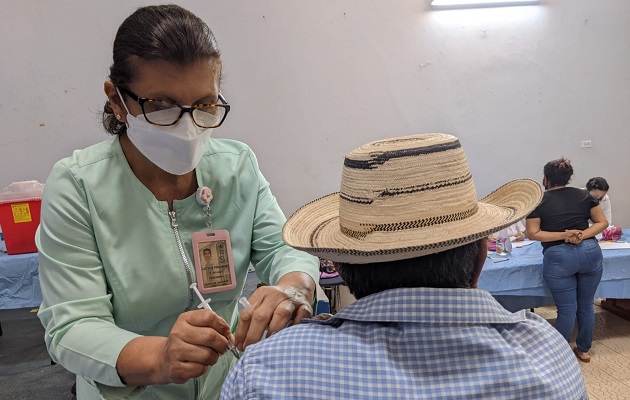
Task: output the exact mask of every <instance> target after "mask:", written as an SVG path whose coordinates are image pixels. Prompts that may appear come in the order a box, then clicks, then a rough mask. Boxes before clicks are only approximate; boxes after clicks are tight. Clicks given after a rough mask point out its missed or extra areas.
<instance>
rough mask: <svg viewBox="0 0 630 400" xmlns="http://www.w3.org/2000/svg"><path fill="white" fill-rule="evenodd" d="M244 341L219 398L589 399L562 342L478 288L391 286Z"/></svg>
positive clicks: (529, 317)
mask: <svg viewBox="0 0 630 400" xmlns="http://www.w3.org/2000/svg"><path fill="white" fill-rule="evenodd" d="M306 322H307V323H304V324H300V325H297V326H294V327H291V328H288V329H285V330H283V331H281V332H279V333H278V334H276V335H274V336H272V337H270V338H268V339H266V340H264V341H262V342H260V343H258V344H256V345H253V346H250V347H249V348H248V349H247V352H246V353H245V354H244V356H243V358H242V359H241V360H240V361H239V362H238V364H236V366H235V367H234V369H232V371H231V372H230V374H229V375H228V377H227V380H226V381H225V383H224V385H223V390H222V392H221V399H306V398H308V399H326V400H330V399H447V398H448V399H553V400H558V399H563V400H564V399H588V396H587V394H586V388H585V385H584V379H583V377H582V372H581V371H580V367H579V366H578V363H577V360H576V358H575V355H574V354H573V352H572V351H571V348H570V347H569V345H568V343H567V342H566V341H565V340H564V339H563V338H562V336H560V334H559V333H558V332H557V331H556V330H555V329H554V328H553V327H552V326H551V325H549V323H547V321H545V320H544V319H543V318H541V317H539V316H537V315H536V314H533V313H530V312H526V311H520V312H517V313H510V312H508V311H506V310H505V309H504V308H503V307H501V305H500V304H499V303H497V302H496V301H495V300H494V299H493V298H492V296H491V295H490V294H489V293H488V292H486V291H483V290H479V289H435V288H410V289H393V290H388V291H385V292H381V293H378V294H374V295H372V296H368V297H365V298H363V299H361V300H359V301H357V302H356V303H354V304H352V305H350V306H349V307H347V308H345V309H343V310H342V311H340V312H339V313H337V314H336V315H334V316H333V317H332V318H330V319H329V320H326V321H317V320H307V321H306Z"/></svg>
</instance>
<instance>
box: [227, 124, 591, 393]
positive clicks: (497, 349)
mask: <svg viewBox="0 0 630 400" xmlns="http://www.w3.org/2000/svg"><path fill="white" fill-rule="evenodd" d="M541 198H542V189H541V187H540V185H539V184H538V183H536V182H534V181H532V180H528V179H522V180H516V181H512V182H510V183H507V184H506V185H503V186H501V187H500V188H499V189H497V190H496V191H494V192H493V193H492V194H490V195H489V196H487V197H485V198H484V199H482V200H480V201H478V200H477V197H476V193H475V186H474V183H473V180H472V175H471V173H470V170H469V168H468V164H467V161H466V156H465V154H464V151H463V149H462V148H461V145H460V143H459V140H458V139H457V138H456V137H454V136H451V135H444V134H428V135H415V136H408V137H401V138H393V139H386V140H381V141H377V142H372V143H369V144H366V145H364V146H361V147H359V148H357V149H355V150H353V151H351V152H350V153H348V154H347V155H346V159H345V162H344V168H343V174H342V182H341V192H339V193H334V194H331V195H328V196H325V197H322V198H320V199H318V200H315V201H313V202H311V203H308V204H307V205H305V206H304V207H302V208H300V209H299V210H298V211H297V212H295V213H294V214H293V215H292V216H291V218H289V220H288V221H287V223H286V224H285V226H284V229H283V236H284V240H285V241H286V243H287V244H289V245H290V246H293V247H295V248H297V249H300V250H304V251H306V252H308V253H311V254H313V255H316V256H319V257H322V258H325V259H329V260H333V261H335V262H336V265H337V268H338V272H339V274H340V275H341V276H342V277H343V279H344V280H345V282H346V284H347V285H348V287H349V289H350V291H351V292H352V293H353V294H354V295H355V296H356V298H357V299H358V301H357V302H356V303H354V304H352V305H350V306H348V307H347V308H345V309H343V310H341V311H340V312H339V313H337V314H335V315H334V316H330V318H328V319H321V318H320V319H317V318H313V319H310V320H304V322H306V323H303V324H300V325H296V326H294V327H291V328H289V329H285V330H283V331H281V332H279V333H277V334H275V335H273V336H272V337H270V338H268V339H266V340H264V341H262V342H260V343H259V344H255V345H252V346H251V347H249V348H248V349H247V351H246V352H245V354H244V356H243V358H242V359H241V360H240V361H239V362H238V364H236V366H235V367H234V369H232V371H231V372H230V374H229V376H228V378H227V380H226V382H225V384H224V386H223V390H222V393H221V397H222V398H223V399H249V398H287V399H288V398H309V399H366V398H370V399H376V398H379V399H394V398H396V399H400V398H407V399H437V398H449V399H453V398H457V399H471V398H475V399H515V398H522V399H554V400H555V399H586V398H588V397H587V394H586V388H585V385H584V380H583V378H582V373H581V371H580V368H579V366H578V364H577V360H576V358H575V355H574V354H573V352H572V351H571V348H570V347H569V345H568V343H567V342H566V341H565V340H564V338H563V337H562V336H560V334H559V333H558V332H557V331H556V330H555V329H554V328H553V327H552V326H551V325H550V324H549V323H547V321H545V320H544V319H543V318H541V317H539V316H537V315H536V314H533V313H529V312H526V311H519V312H517V313H510V312H508V311H506V310H505V309H504V308H503V307H501V305H500V304H499V303H497V302H496V301H495V300H494V298H493V297H492V296H491V295H490V294H489V293H488V292H485V291H483V290H480V289H475V287H476V284H477V279H478V278H479V275H480V273H481V268H482V266H483V263H484V260H485V258H486V240H487V239H486V238H487V237H488V235H489V234H491V233H492V232H496V231H498V230H500V229H503V228H504V227H507V226H509V225H511V224H513V223H514V222H516V221H518V220H520V219H522V218H524V217H525V216H526V215H528V214H529V213H530V212H531V211H532V210H533V209H534V208H535V207H536V205H537V204H538V203H539V201H540V200H541ZM255 306H256V305H254V307H255ZM241 317H242V318H244V319H247V318H248V317H249V315H247V314H245V313H244V314H241Z"/></svg>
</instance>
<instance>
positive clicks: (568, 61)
mask: <svg viewBox="0 0 630 400" xmlns="http://www.w3.org/2000/svg"><path fill="white" fill-rule="evenodd" d="M178 3H179V4H181V5H183V6H185V7H187V8H189V9H191V10H192V11H194V12H196V13H197V14H198V15H200V16H201V17H202V18H203V19H204V20H206V21H207V22H208V24H209V25H210V27H211V28H212V29H213V30H214V32H215V34H216V36H217V39H218V40H219V44H220V46H221V49H222V52H223V59H224V66H225V70H224V72H225V80H224V85H223V93H224V94H225V96H226V97H227V99H228V100H229V101H230V103H231V104H232V105H233V111H232V112H231V113H230V116H229V118H228V120H227V122H226V123H225V125H224V126H223V127H221V128H220V129H217V130H215V132H214V133H213V135H214V136H215V137H227V138H234V139H238V140H242V141H245V142H246V143H248V144H249V145H250V146H252V148H253V149H254V150H255V151H256V153H257V155H258V158H259V161H260V164H261V167H262V170H263V172H264V173H265V175H266V177H267V179H268V180H269V181H270V182H271V184H272V190H273V191H274V193H275V195H276V197H277V198H278V200H279V202H280V205H281V206H282V208H283V210H284V211H285V213H287V214H290V213H291V212H293V211H294V210H295V209H296V208H298V207H299V206H300V205H302V204H303V203H305V202H308V201H310V200H311V199H313V198H315V197H319V196H322V195H325V194H327V193H330V192H333V191H337V190H338V188H339V179H340V175H341V165H342V161H343V156H344V154H345V153H346V152H347V151H348V150H350V149H352V148H354V147H356V146H359V145H361V144H363V143H365V142H368V141H371V140H376V139H380V138H383V137H391V136H399V135H407V134H413V133H424V132H447V133H452V134H455V135H457V136H459V137H460V138H461V141H462V143H463V145H464V148H465V149H466V151H467V154H468V159H469V162H470V165H471V169H472V171H473V175H474V179H475V182H476V185H477V189H478V195H479V196H480V197H481V196H484V195H486V194H488V193H489V192H491V191H492V190H494V189H495V188H496V187H498V186H500V185H501V184H502V183H504V182H506V181H508V180H510V179H514V178H518V177H531V178H534V179H536V180H539V181H540V180H541V178H542V167H543V165H544V164H545V162H547V161H549V160H551V159H555V158H558V157H560V156H567V157H569V158H570V159H571V160H572V162H573V165H574V168H575V170H576V174H575V177H574V181H573V183H574V184H575V185H576V186H584V184H585V182H586V180H587V179H588V178H589V177H591V176H597V175H601V176H604V177H606V178H607V179H608V180H609V182H610V185H611V187H612V189H611V191H610V197H611V199H612V204H613V214H614V221H613V222H614V223H615V224H616V225H621V226H625V227H630V200H629V199H630V188H629V187H628V185H627V184H626V181H627V179H626V178H625V173H626V172H627V170H628V168H627V167H626V162H625V161H626V160H627V158H628V150H630V132H628V126H629V125H630V113H629V112H628V110H629V109H630V94H629V93H630V46H629V45H628V38H630V1H628V0H599V1H593V0H544V1H543V4H542V5H540V6H527V7H505V8H485V9H470V10H448V11H432V10H430V9H428V7H427V5H426V2H424V1H422V0H388V1H383V0H381V1H377V0H344V1H339V0H321V1H306V0H266V1H258V0H248V1H246V0H242V1H215V0H206V1H203V2H201V1H179V2H178ZM143 4H148V3H147V2H143V1H123V0H110V1H107V2H100V1H99V2H86V1H79V0H75V1H70V0H66V1H54V2H49V1H44V0H39V1H11V0H0V38H1V39H0V93H1V94H2V96H0V121H1V124H0V171H1V172H0V187H4V186H6V185H8V184H9V183H11V182H12V181H18V180H26V179H38V180H40V181H44V180H45V179H46V177H47V175H48V172H49V171H50V168H51V166H52V164H53V163H54V162H55V161H56V160H58V159H59V158H62V157H64V156H66V155H68V154H69V153H70V152H71V151H72V150H74V149H78V148H82V147H85V146H87V145H90V144H92V143H95V142H98V141H101V140H104V139H106V138H107V135H106V134H105V133H104V132H103V130H102V129H101V128H100V125H99V112H100V109H101V108H102V105H103V103H104V101H105V96H104V94H103V89H102V87H103V81H104V80H105V79H106V76H107V73H108V67H109V64H110V62H111V45H112V41H113V37H114V34H115V31H116V29H117V27H118V25H119V24H120V23H121V22H122V20H123V19H124V18H125V17H126V16H127V15H128V14H129V13H130V12H132V10H133V9H135V8H136V7H137V6H139V5H143ZM582 140H592V143H593V147H592V148H590V149H581V148H580V144H581V141H582Z"/></svg>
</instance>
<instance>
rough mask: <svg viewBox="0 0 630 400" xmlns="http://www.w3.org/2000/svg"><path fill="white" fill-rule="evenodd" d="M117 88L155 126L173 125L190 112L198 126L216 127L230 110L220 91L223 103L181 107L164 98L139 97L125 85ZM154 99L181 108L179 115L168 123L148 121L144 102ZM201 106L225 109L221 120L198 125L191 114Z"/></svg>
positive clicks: (192, 116)
mask: <svg viewBox="0 0 630 400" xmlns="http://www.w3.org/2000/svg"><path fill="white" fill-rule="evenodd" d="M118 89H119V90H120V91H121V92H123V93H124V94H126V95H127V96H129V97H131V99H132V100H134V101H135V102H136V103H138V104H139V105H140V108H141V109H142V115H144V118H145V119H146V120H147V122H148V123H150V124H152V125H157V126H173V125H175V124H176V123H177V122H179V120H180V119H181V118H182V115H184V113H186V112H187V113H190V117H191V118H192V120H193V122H194V123H195V125H197V126H199V127H200V128H206V129H209V128H218V127H219V126H221V124H223V121H225V118H226V117H227V115H228V113H229V112H230V105H229V104H228V102H227V101H226V100H225V97H223V95H222V94H221V93H219V101H221V102H222V103H223V104H214V103H202V104H193V105H192V106H190V107H183V106H180V105H179V104H177V103H171V102H170V101H165V100H158V99H149V98H146V97H140V96H138V95H137V94H135V93H134V92H133V91H131V89H129V88H127V87H125V86H119V87H118ZM154 101H160V102H164V103H170V104H173V105H174V106H177V107H179V108H180V109H181V112H180V113H179V116H178V117H177V119H176V120H175V121H174V122H172V123H170V124H156V123H155V122H151V121H149V118H147V113H146V112H145V111H144V104H145V103H147V102H154ZM202 107H221V108H223V109H224V110H225V114H223V118H221V121H219V123H218V124H217V125H215V126H210V127H207V126H200V125H199V124H197V121H195V116H194V115H193V111H194V110H196V109H198V108H202Z"/></svg>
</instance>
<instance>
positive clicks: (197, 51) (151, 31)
mask: <svg viewBox="0 0 630 400" xmlns="http://www.w3.org/2000/svg"><path fill="white" fill-rule="evenodd" d="M157 60H161V61H166V62H169V63H172V64H176V65H180V66H188V65H193V64H194V63H196V62H199V61H206V60H211V61H214V62H215V63H216V66H217V69H218V71H219V77H220V71H221V54H220V53H219V47H218V45H217V41H216V39H215V37H214V34H213V33H212V31H211V30H210V28H209V27H208V25H207V24H206V23H205V22H203V21H202V20H201V18H199V17H197V16H196V15H195V14H193V13H191V12H190V11H188V10H186V9H184V8H182V7H180V6H177V5H174V4H167V5H159V6H148V7H141V8H138V9H137V10H136V11H135V12H134V13H133V14H131V15H130V16H129V17H127V19H125V20H124V21H123V23H122V24H121V25H120V27H119V28H118V32H116V38H115V39H114V61H113V63H112V65H111V67H110V68H109V71H110V73H109V80H111V81H112V83H113V84H114V85H115V86H116V87H122V86H127V85H128V84H130V83H131V82H133V81H134V79H136V77H137V76H136V74H137V69H136V65H137V63H138V61H157ZM103 126H104V127H105V130H106V131H107V132H109V133H111V134H112V135H120V134H122V133H125V132H126V130H127V128H126V126H125V124H124V123H123V122H121V121H118V120H117V119H116V118H115V117H114V112H113V110H112V107H111V105H110V104H109V101H108V102H107V103H105V107H104V109H103Z"/></svg>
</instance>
